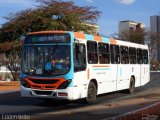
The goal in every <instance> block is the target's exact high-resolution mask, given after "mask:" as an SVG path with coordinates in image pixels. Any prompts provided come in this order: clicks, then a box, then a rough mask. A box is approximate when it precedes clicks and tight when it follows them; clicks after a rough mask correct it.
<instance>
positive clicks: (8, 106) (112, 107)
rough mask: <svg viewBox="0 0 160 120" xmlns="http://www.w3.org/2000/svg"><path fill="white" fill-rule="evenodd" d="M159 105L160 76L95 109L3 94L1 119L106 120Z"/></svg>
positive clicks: (110, 95) (115, 94) (100, 101)
mask: <svg viewBox="0 0 160 120" xmlns="http://www.w3.org/2000/svg"><path fill="white" fill-rule="evenodd" d="M159 101H160V73H156V72H155V73H152V74H151V81H150V82H149V83H148V84H146V85H145V86H143V87H139V88H136V92H135V93H134V94H132V95H130V94H128V93H126V91H119V92H113V93H108V94H104V95H100V96H98V99H97V101H96V103H94V104H92V105H88V104H85V103H84V102H83V101H82V100H80V101H72V102H69V101H64V100H63V101H62V100H43V99H38V98H25V99H24V98H21V97H20V92H19V91H14V92H10V93H1V94H0V114H1V116H0V119H4V116H5V115H28V116H29V117H30V118H29V119H31V120H34V119H38V120H91V119H92V120H103V119H109V118H111V117H114V116H117V115H122V114H124V113H127V112H130V111H134V110H137V109H140V108H143V107H145V106H148V105H151V104H153V103H156V102H159Z"/></svg>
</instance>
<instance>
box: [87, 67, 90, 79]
mask: <svg viewBox="0 0 160 120" xmlns="http://www.w3.org/2000/svg"><path fill="white" fill-rule="evenodd" d="M89 74H90V70H89V69H88V70H87V78H88V80H89V77H90V76H89Z"/></svg>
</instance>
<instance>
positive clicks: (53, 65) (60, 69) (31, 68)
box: [22, 45, 71, 76]
mask: <svg viewBox="0 0 160 120" xmlns="http://www.w3.org/2000/svg"><path fill="white" fill-rule="evenodd" d="M70 63H71V62H70V46H69V45H52V46H51V45H41V46H40V45H34V46H33V45H32V46H24V48H23V60H22V72H23V73H25V74H28V75H33V76H34V75H40V76H46V75H48V76H55V75H64V74H66V73H68V72H69V70H70V66H71V65H70Z"/></svg>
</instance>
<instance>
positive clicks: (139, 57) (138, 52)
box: [137, 48, 143, 64]
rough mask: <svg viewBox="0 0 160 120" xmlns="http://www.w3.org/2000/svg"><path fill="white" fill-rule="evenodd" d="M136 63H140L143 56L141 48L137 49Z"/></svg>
mask: <svg viewBox="0 0 160 120" xmlns="http://www.w3.org/2000/svg"><path fill="white" fill-rule="evenodd" d="M137 63H138V64H142V63H143V56H142V49H140V48H138V49H137Z"/></svg>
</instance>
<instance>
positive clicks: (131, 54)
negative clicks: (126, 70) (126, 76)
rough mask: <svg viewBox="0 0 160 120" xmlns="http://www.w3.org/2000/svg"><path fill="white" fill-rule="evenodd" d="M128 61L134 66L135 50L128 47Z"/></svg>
mask: <svg viewBox="0 0 160 120" xmlns="http://www.w3.org/2000/svg"><path fill="white" fill-rule="evenodd" d="M129 61H130V64H136V63H137V61H136V48H133V47H129Z"/></svg>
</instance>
